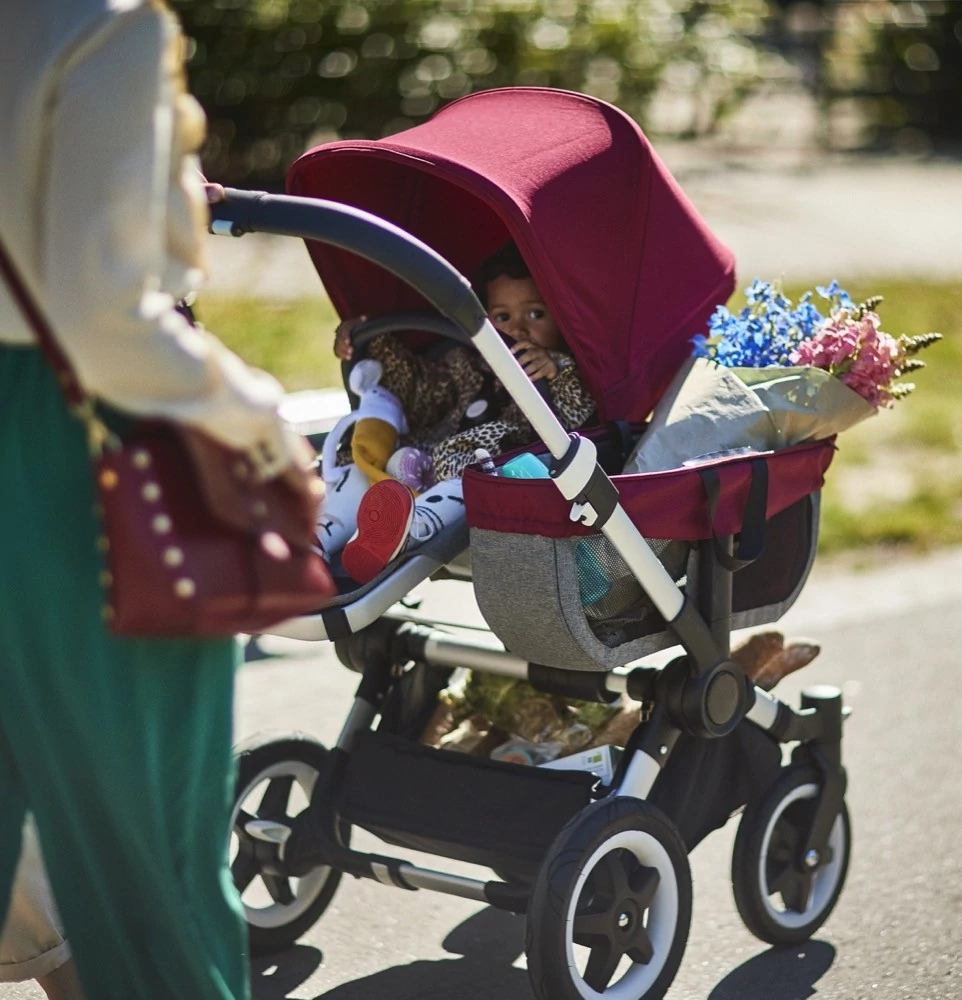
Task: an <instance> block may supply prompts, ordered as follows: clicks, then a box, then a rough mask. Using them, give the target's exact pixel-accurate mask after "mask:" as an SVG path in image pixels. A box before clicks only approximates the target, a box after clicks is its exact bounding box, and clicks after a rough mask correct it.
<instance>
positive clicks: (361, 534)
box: [341, 479, 414, 584]
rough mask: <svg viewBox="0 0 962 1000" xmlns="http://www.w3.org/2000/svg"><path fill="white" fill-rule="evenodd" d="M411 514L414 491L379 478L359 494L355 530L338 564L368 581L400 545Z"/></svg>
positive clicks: (351, 573)
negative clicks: (361, 494) (359, 501)
mask: <svg viewBox="0 0 962 1000" xmlns="http://www.w3.org/2000/svg"><path fill="white" fill-rule="evenodd" d="M413 517H414V494H413V493H412V492H411V491H410V490H409V489H408V488H407V487H406V486H405V485H404V484H403V483H399V482H398V481H397V480H396V479H382V480H381V481H380V482H378V483H375V484H374V485H373V486H372V487H371V488H370V489H369V490H368V491H367V493H365V494H364V496H363V497H362V498H361V503H360V506H359V507H358V509H357V534H355V535H354V537H353V538H352V539H351V540H350V541H349V542H348V543H347V545H345V546H344V551H343V553H342V554H341V564H342V565H343V567H344V570H345V572H346V573H347V574H348V575H349V576H350V577H351V579H352V580H356V581H357V582H358V583H362V584H363V583H369V582H370V581H371V580H373V579H374V577H376V576H377V575H378V573H380V572H381V570H382V569H384V567H385V566H387V564H388V563H389V562H390V561H391V560H392V559H395V558H396V557H397V556H398V555H399V554H400V552H401V550H402V549H403V548H404V543H405V542H406V541H407V540H408V532H409V531H410V530H411V519H412V518H413Z"/></svg>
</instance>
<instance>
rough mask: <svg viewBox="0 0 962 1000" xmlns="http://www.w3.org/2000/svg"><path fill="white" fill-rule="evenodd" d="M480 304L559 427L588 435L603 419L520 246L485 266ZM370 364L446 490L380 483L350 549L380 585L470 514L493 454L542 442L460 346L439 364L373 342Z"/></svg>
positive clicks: (366, 500)
mask: <svg viewBox="0 0 962 1000" xmlns="http://www.w3.org/2000/svg"><path fill="white" fill-rule="evenodd" d="M476 290H477V292H478V295H479V298H480V299H481V300H482V302H483V303H484V305H485V308H486V309H487V311H488V317H489V319H490V320H491V322H492V323H493V324H494V326H495V327H496V328H497V329H498V330H499V331H500V332H501V333H502V334H504V335H505V336H506V337H507V338H508V339H509V340H510V341H512V344H511V350H512V353H514V355H515V356H516V357H517V358H518V361H519V363H520V364H521V366H522V367H523V368H524V370H525V372H526V373H527V374H528V377H529V378H530V379H531V380H532V381H533V382H536V381H539V380H540V379H545V380H546V381H547V385H548V394H549V396H550V398H551V403H552V406H553V407H554V410H555V413H556V414H557V415H558V419H559V420H560V421H561V423H562V424H563V425H564V426H565V428H566V429H567V430H575V429H576V428H578V427H581V426H583V425H584V424H585V423H587V421H588V420H590V418H591V417H592V416H593V414H594V412H595V402H594V400H593V399H592V398H591V396H590V394H589V393H588V391H587V390H586V389H585V387H584V385H583V383H582V381H581V378H580V377H579V375H578V369H577V366H576V365H575V362H574V359H573V358H572V356H571V354H570V353H569V352H568V350H567V345H566V344H565V342H564V337H563V336H562V333H561V331H560V329H559V328H558V324H557V322H556V321H555V319H554V317H553V316H552V315H551V312H550V311H549V309H548V308H547V306H546V305H545V303H544V299H543V297H542V295H541V292H540V291H539V289H538V286H537V285H536V284H535V282H534V279H533V278H532V277H531V272H530V271H529V270H528V268H527V265H526V264H525V262H524V260H523V258H522V257H521V254H520V253H519V252H518V249H517V247H516V246H515V245H514V243H508V244H507V245H506V246H504V247H502V248H501V250H499V251H498V252H497V253H496V254H494V256H492V257H490V258H489V259H488V260H487V261H485V263H484V264H483V265H482V266H481V271H480V274H479V276H478V280H477V282H476ZM365 318H366V317H363V316H362V317H359V318H357V319H352V320H346V321H345V322H344V323H342V324H341V325H340V326H339V327H338V328H337V332H336V335H335V345H334V350H335V353H336V354H337V356H338V357H339V358H341V359H343V360H348V359H350V358H351V356H352V354H353V348H352V345H351V332H352V331H353V330H354V328H355V327H356V326H357V325H358V324H359V323H360V322H362V321H363V320H364V319H365ZM368 356H369V357H372V358H376V359H377V360H378V361H380V362H381V364H382V365H383V371H384V374H383V378H382V385H383V386H384V387H385V388H386V389H388V390H390V391H391V392H392V393H394V395H395V396H396V397H397V398H398V400H399V401H400V403H401V406H402V408H403V410H404V413H405V415H406V417H407V422H408V425H409V429H410V430H409V434H408V435H407V436H406V437H405V439H404V442H403V443H404V444H406V445H409V446H413V447H415V448H418V449H420V450H421V451H424V452H426V453H427V454H428V455H430V457H431V461H432V463H433V471H434V477H435V479H436V480H437V482H438V483H439V484H441V485H440V487H438V488H435V489H434V490H430V491H428V493H427V494H426V495H424V496H423V497H421V498H419V499H418V501H417V503H416V502H415V497H414V494H413V493H412V492H411V490H410V489H409V488H408V487H407V486H405V485H403V484H402V483H399V482H397V481H396V480H393V479H386V480H383V481H381V482H379V483H375V484H374V485H373V486H372V487H371V489H370V490H368V492H367V493H366V494H365V495H364V497H363V499H362V500H361V505H360V507H359V509H358V532H357V534H356V535H355V536H354V538H352V539H351V541H349V542H348V544H347V545H346V546H345V547H344V552H343V556H342V562H343V565H344V569H345V571H346V572H347V573H349V574H350V576H351V577H352V578H353V579H354V580H356V581H357V582H358V583H366V582H368V581H369V580H371V579H373V578H374V577H375V576H376V575H377V574H378V573H379V572H380V571H381V570H382V569H383V568H384V567H385V566H386V565H387V564H388V563H389V562H390V561H391V560H392V559H394V558H396V557H397V556H398V555H399V554H400V553H401V552H402V551H403V550H404V549H405V548H406V547H410V546H412V545H415V544H420V543H421V542H424V541H426V540H427V539H428V538H430V537H432V536H433V535H435V534H436V533H437V532H438V531H439V530H440V529H441V528H443V527H444V524H445V523H446V517H447V518H450V515H451V512H452V511H453V510H455V509H456V508H458V507H461V506H463V500H462V496H461V482H460V476H461V473H462V472H463V471H464V469H465V467H466V466H468V465H470V464H472V463H473V462H475V461H476V460H477V459H476V456H475V452H476V451H477V450H478V449H483V450H484V451H487V452H488V453H489V454H491V455H497V454H500V453H501V452H504V451H508V450H510V449H512V448H517V447H520V446H523V445H526V444H531V443H532V442H533V441H534V440H535V439H536V438H537V435H536V433H535V431H534V429H533V428H532V427H531V425H530V423H529V422H528V420H527V418H526V417H525V416H524V414H523V413H522V411H521V408H520V407H519V406H518V405H517V403H515V402H514V400H513V399H512V398H511V396H510V395H509V394H508V393H507V391H506V390H505V389H504V387H503V386H502V385H501V384H500V382H498V381H497V379H496V378H495V377H494V374H493V373H492V372H491V370H490V369H489V368H488V366H487V364H486V363H485V362H484V359H483V358H482V357H481V355H480V354H479V353H478V352H477V351H475V350H473V349H471V348H466V347H456V348H453V349H452V350H450V351H448V352H447V353H446V354H444V355H443V356H442V357H440V358H437V359H430V358H425V357H421V356H418V355H416V354H414V353H413V352H411V351H410V350H408V348H406V347H405V346H404V345H403V344H402V343H401V342H400V341H399V340H397V338H395V337H393V336H391V335H384V336H382V337H378V338H377V339H376V340H374V341H372V342H371V344H370V346H369V348H368Z"/></svg>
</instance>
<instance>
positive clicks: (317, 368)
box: [198, 279, 962, 553]
mask: <svg viewBox="0 0 962 1000" xmlns="http://www.w3.org/2000/svg"><path fill="white" fill-rule="evenodd" d="M805 287H809V286H805ZM803 290H804V288H803V287H790V288H787V289H786V294H788V295H789V296H790V297H791V298H792V299H796V298H797V297H798V295H799V293H800V292H801V291H803ZM848 290H849V292H850V293H851V294H852V296H853V297H854V298H855V299H856V300H857V301H858V300H861V299H864V298H866V297H868V296H869V295H875V294H879V295H884V296H885V301H884V302H883V303H882V305H881V306H880V307H879V315H880V316H881V318H882V327H883V329H885V330H886V331H887V332H889V333H891V334H893V335H895V336H898V335H899V334H901V333H910V334H919V333H927V332H929V331H931V330H937V331H939V332H940V333H942V334H944V335H945V340H944V341H942V343H940V344H936V345H935V346H934V347H932V348H929V349H928V350H927V351H925V352H923V353H922V354H921V355H920V357H921V358H922V359H923V360H924V361H925V362H926V364H927V367H926V368H925V369H924V370H922V371H921V372H917V373H913V375H912V378H911V381H913V382H915V383H916V386H917V388H916V391H915V392H914V393H913V394H912V395H911V396H909V397H908V398H907V399H905V400H902V401H900V402H898V403H896V405H895V407H894V409H892V410H890V411H884V412H882V413H880V414H879V416H877V417H875V418H873V419H871V420H867V421H865V423H863V424H860V425H859V426H857V427H855V428H853V429H852V430H850V431H847V432H846V433H845V434H843V435H842V436H841V437H840V438H839V442H838V444H839V451H838V454H837V456H836V458H835V461H834V463H833V464H832V467H831V468H830V469H829V472H828V476H827V482H826V488H825V491H824V495H823V504H822V518H823V520H822V531H821V541H820V546H821V551H822V552H824V553H839V552H843V551H848V550H853V549H859V548H864V547H866V546H872V545H899V546H902V547H907V548H911V549H919V550H921V549H928V548H932V547H935V546H939V545H946V544H955V543H962V282H943V283H936V282H931V283H926V282H920V281H897V280H889V279H886V280H879V281H866V282H860V283H858V284H856V285H850V286H848ZM198 313H199V316H200V318H201V319H202V321H203V322H204V323H205V324H206V325H207V326H208V327H209V328H210V329H211V330H213V331H214V332H215V333H216V334H217V335H218V336H219V337H221V338H222V339H223V340H224V341H225V343H227V344H228V345H229V346H230V347H232V348H233V349H234V350H236V351H237V353H238V354H240V355H241V357H243V358H244V359H245V360H246V361H248V362H250V363H251V364H253V365H256V366H257V367H259V368H264V369H265V370H267V371H269V372H271V373H273V374H274V375H276V376H277V377H278V378H279V379H280V380H281V382H282V383H283V384H284V385H285V387H286V388H287V389H288V390H294V389H307V388H319V387H322V386H330V385H340V384H341V376H340V367H339V364H338V362H337V361H336V359H335V358H334V354H333V352H332V343H333V336H334V326H335V323H336V317H335V315H334V311H333V309H332V308H331V306H330V304H329V303H328V302H327V301H326V300H325V299H301V300H295V301H291V302H269V301H264V300H260V299H249V298H248V299H245V298H224V297H220V296H205V297H204V298H202V300H201V302H200V305H199V309H198Z"/></svg>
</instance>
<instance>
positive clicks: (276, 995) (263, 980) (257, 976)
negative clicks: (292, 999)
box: [251, 944, 324, 1000]
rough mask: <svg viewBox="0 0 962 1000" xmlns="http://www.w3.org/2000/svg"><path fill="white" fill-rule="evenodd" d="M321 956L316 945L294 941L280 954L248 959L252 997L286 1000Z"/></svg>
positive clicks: (311, 973) (257, 999)
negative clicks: (292, 944)
mask: <svg viewBox="0 0 962 1000" xmlns="http://www.w3.org/2000/svg"><path fill="white" fill-rule="evenodd" d="M323 959H324V956H323V955H322V954H321V953H320V952H319V951H318V950H317V948H310V947H308V946H307V945H303V944H296V945H294V947H293V948H289V949H288V950H287V951H285V952H282V953H281V954H279V955H270V956H268V957H267V958H255V959H254V960H253V961H252V962H251V992H252V994H253V1000H285V998H286V997H287V996H288V994H290V992H291V991H292V990H296V989H297V987H298V986H300V985H301V983H303V982H306V981H307V980H308V979H310V977H311V976H313V975H314V972H315V971H316V969H317V967H318V966H319V965H320V964H321V962H322V961H323Z"/></svg>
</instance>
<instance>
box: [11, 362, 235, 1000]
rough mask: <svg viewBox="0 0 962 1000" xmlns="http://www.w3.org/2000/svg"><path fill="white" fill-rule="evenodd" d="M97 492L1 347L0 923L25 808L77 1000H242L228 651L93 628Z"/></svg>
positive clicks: (37, 394) (64, 423)
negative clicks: (230, 853) (230, 865)
mask: <svg viewBox="0 0 962 1000" xmlns="http://www.w3.org/2000/svg"><path fill="white" fill-rule="evenodd" d="M92 480H93V477H92V474H91V466H90V460H89V458H88V455H87V451H86V447H85V443H84V434H83V429H82V427H81V425H80V424H79V423H78V422H77V421H76V419H74V418H73V417H72V416H71V415H70V414H69V413H68V411H67V408H66V406H65V404H64V403H63V401H62V399H61V397H60V393H59V391H58V388H57V385H56V382H55V379H54V377H53V375H52V373H51V372H50V371H49V369H48V368H47V366H46V363H45V362H44V361H43V359H42V357H41V355H40V353H39V352H38V351H37V350H35V349H33V348H21V347H11V346H4V345H0V914H2V913H4V912H5V911H6V907H7V902H8V897H9V892H10V882H11V879H12V876H13V872H14V868H15V865H16V862H17V858H18V855H19V850H20V830H21V826H22V823H23V817H24V812H25V810H28V809H29V810H31V811H32V812H33V813H34V815H35V817H36V821H37V827H38V829H39V832H40V841H41V844H42V846H43V852H44V857H45V860H46V863H47V869H48V871H49V874H50V880H51V883H52V885H53V889H54V893H55V895H56V898H57V903H58V905H59V907H60V910H61V914H62V916H63V920H64V924H65V926H66V932H67V937H68V938H69V940H70V943H71V946H72V948H73V952H74V956H75V958H76V961H77V965H78V970H79V973H80V977H81V981H82V982H83V985H84V988H85V991H86V994H87V997H88V998H89V1000H136V998H144V1000H147V998H150V1000H161V998H163V1000H173V998H177V1000H240V998H244V997H247V996H248V995H249V993H248V971H247V963H246V960H245V959H244V955H243V952H244V950H245V940H244V932H243V922H242V919H241V916H240V908H239V903H238V900H237V899H236V895H235V893H234V891H233V886H232V884H231V881H230V875H229V872H228V871H227V867H226V851H227V831H228V821H229V815H230V804H231V787H232V771H231V753H230V744H231V714H232V692H233V674H234V668H235V666H236V650H235V644H234V642H233V641H232V640H227V639H225V640H204V641H193V640H158V639H121V638H115V637H113V636H111V635H110V634H109V633H108V632H107V631H106V629H105V627H104V624H103V621H102V606H103V603H104V595H103V593H102V591H101V587H100V583H99V578H100V574H101V572H102V570H103V565H102V557H101V555H100V553H99V551H98V548H97V538H98V535H99V533H100V526H99V524H98V519H97V517H96V515H95V512H94V504H95V497H94V489H93V481H92ZM0 919H2V918H0Z"/></svg>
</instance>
